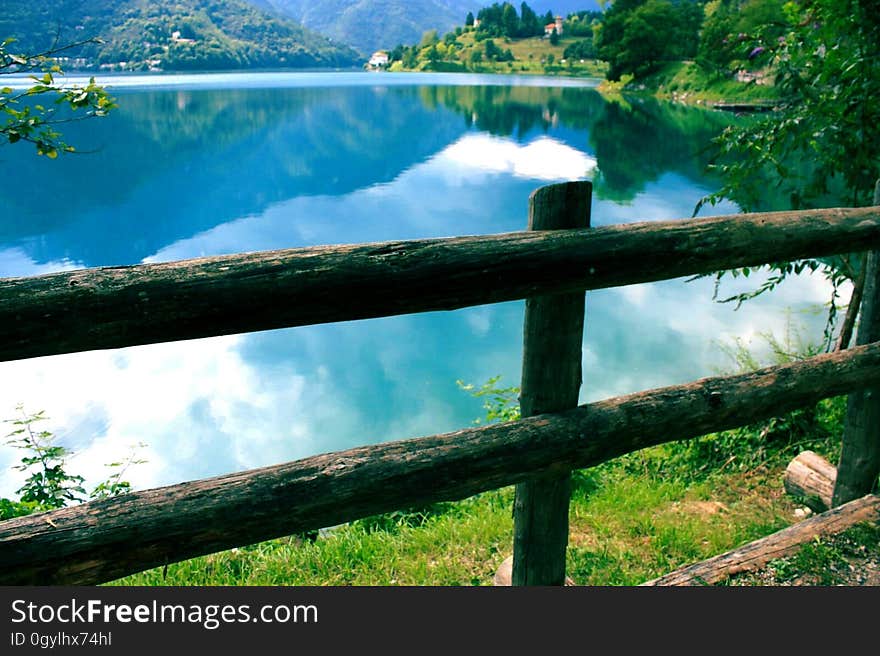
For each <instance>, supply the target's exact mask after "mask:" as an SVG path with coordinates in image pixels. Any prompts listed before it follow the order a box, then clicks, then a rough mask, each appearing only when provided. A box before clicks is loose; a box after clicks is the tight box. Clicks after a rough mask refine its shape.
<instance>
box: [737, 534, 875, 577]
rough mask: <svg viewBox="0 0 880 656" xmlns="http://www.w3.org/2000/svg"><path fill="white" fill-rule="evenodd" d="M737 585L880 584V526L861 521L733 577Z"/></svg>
mask: <svg viewBox="0 0 880 656" xmlns="http://www.w3.org/2000/svg"><path fill="white" fill-rule="evenodd" d="M721 585H736V586H880V525H877V524H860V525H858V526H855V527H853V528H851V529H849V530H847V531H844V532H843V533H839V534H837V535H833V536H826V537H823V538H821V539H819V540H815V541H814V542H811V543H809V544H807V545H804V547H802V548H801V550H800V551H799V552H798V553H797V554H794V555H792V556H788V557H785V558H780V559H778V560H774V561H771V562H770V563H768V564H767V565H766V566H765V567H764V568H762V569H760V570H757V571H754V572H747V573H743V574H737V575H735V576H732V577H730V578H729V579H728V580H727V581H726V582H724V583H722V584H721Z"/></svg>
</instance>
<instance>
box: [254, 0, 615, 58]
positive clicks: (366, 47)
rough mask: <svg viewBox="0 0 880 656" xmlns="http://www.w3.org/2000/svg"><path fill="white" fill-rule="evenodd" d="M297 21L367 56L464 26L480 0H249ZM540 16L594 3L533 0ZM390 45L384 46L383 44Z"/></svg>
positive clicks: (481, 3) (594, 6)
mask: <svg viewBox="0 0 880 656" xmlns="http://www.w3.org/2000/svg"><path fill="white" fill-rule="evenodd" d="M250 1H251V2H252V3H253V4H255V5H257V6H260V7H264V8H270V9H274V10H276V11H278V12H280V13H282V14H284V15H286V16H290V17H291V18H293V19H295V20H297V21H299V22H301V23H302V24H303V25H305V26H306V27H308V28H309V29H312V30H315V31H317V32H321V33H322V34H327V35H328V36H330V37H332V38H333V39H336V40H338V41H341V42H343V43H348V44H351V45H352V46H354V47H355V48H357V49H358V50H360V51H361V53H362V54H364V55H369V54H370V53H371V52H373V51H374V50H377V49H379V48H383V47H384V48H387V47H393V46H395V45H398V44H402V43H417V42H418V41H419V39H420V38H421V37H422V34H424V33H425V32H426V31H428V30H437V31H438V32H439V33H440V34H443V33H445V32H448V31H450V30H452V29H454V28H455V26H456V25H462V24H464V19H465V16H467V14H468V12H473V13H474V15H476V13H477V11H479V9H480V8H481V7H483V6H484V5H485V4H486V2H484V1H481V0H319V1H316V0H250ZM531 4H532V6H533V8H534V9H535V11H537V12H538V13H540V14H541V15H543V14H545V13H546V12H548V11H551V12H552V13H554V14H561V15H562V16H567V15H568V14H570V13H574V12H576V11H579V10H584V9H591V10H596V9H599V4H598V2H597V0H537V1H536V2H532V3H531ZM389 44H390V46H389Z"/></svg>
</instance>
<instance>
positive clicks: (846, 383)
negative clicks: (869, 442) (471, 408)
mask: <svg viewBox="0 0 880 656" xmlns="http://www.w3.org/2000/svg"><path fill="white" fill-rule="evenodd" d="M877 385H880V343H873V344H869V345H865V346H858V347H856V348H853V349H850V350H848V351H842V352H836V353H833V354H827V355H820V356H816V357H814V358H810V359H808V360H802V361H799V362H795V363H792V364H788V365H783V366H778V367H769V368H766V369H761V370H759V371H756V372H751V373H745V374H738V375H734V376H725V377H715V378H706V379H703V380H699V381H696V382H693V383H688V384H685V385H677V386H672V387H665V388H661V389H656V390H651V391H646V392H639V393H637V394H631V395H628V396H621V397H616V398H613V399H609V400H605V401H599V402H596V403H590V404H587V405H582V406H579V407H577V408H575V409H573V410H569V411H566V412H562V413H557V414H544V415H537V416H534V417H529V418H526V419H522V420H519V421H516V422H511V423H507V424H495V425H490V426H484V427H481V428H470V429H466V430H461V431H457V432H453V433H447V434H444V435H434V436H430V437H422V438H415V439H410V440H401V441H397V442H388V443H384V444H378V445H375V446H366V447H360V448H355V449H349V450H346V451H340V452H335V453H327V454H323V455H319V456H314V457H310V458H306V459H303V460H298V461H295V462H291V463H285V464H281V465H276V466H273V467H266V468H262V469H256V470H251V471H245V472H240V473H234V474H228V475H225V476H220V477H217V478H211V479H206V480H200V481H192V482H188V483H183V484H180V485H173V486H169V487H163V488H157V489H152V490H144V491H140V492H135V493H131V494H127V495H124V496H121V497H116V498H112V499H107V500H101V501H93V502H90V503H86V504H82V505H79V506H74V507H70V508H64V509H60V510H55V511H51V512H47V513H41V514H38V515H30V516H27V517H19V518H16V519H12V520H8V521H6V522H2V523H0V583H2V584H5V585H34V584H36V585H52V584H54V585H58V584H66V585H72V584H80V585H92V584H97V583H102V582H107V581H111V580H114V579H117V578H120V577H123V576H125V575H128V574H132V573H135V572H139V571H143V570H145V569H149V568H152V567H157V566H162V565H166V564H168V563H172V562H177V561H180V560H184V559H186V558H190V557H193V556H198V555H202V554H207V553H213V552H216V551H220V550H223V549H228V548H232V547H236V546H242V545H245V544H251V543H254V542H258V541H261V540H266V539H271V538H275V537H280V536H285V535H290V534H292V533H296V532H300V531H306V530H312V529H317V528H322V527H326V526H333V525H335V524H339V523H342V522H347V521H351V520H354V519H358V518H362V517H366V516H369V515H373V514H376V513H381V512H389V511H393V510H396V509H399V508H403V507H409V506H414V505H419V504H427V503H432V502H437V501H449V500H456V499H462V498H465V497H468V496H470V495H473V494H476V493H478V492H483V491H486V490H491V489H495V488H499V487H503V486H506V485H510V484H514V483H520V482H523V481H526V480H529V479H530V478H531V477H534V476H536V475H546V474H553V473H563V472H565V471H568V470H571V469H579V468H585V467H591V466H595V465H598V464H600V463H602V462H605V461H607V460H610V459H612V458H615V457H618V456H621V455H624V454H626V453H631V452H633V451H637V450H639V449H642V448H645V447H649V446H653V445H656V444H662V443H665V442H670V441H674V440H680V439H688V438H693V437H698V436H700V435H705V434H707V433H710V432H713V431H719V430H725V429H729V428H734V427H737V426H742V425H745V424H748V423H751V422H753V421H757V420H760V419H765V418H769V417H773V416H776V415H779V414H780V413H783V412H787V411H790V410H794V409H796V408H799V407H803V406H805V405H808V404H810V403H815V402H817V401H819V400H821V399H823V398H827V397H832V396H837V395H841V394H846V393H849V392H852V391H854V390H857V389H863V388H865V387H868V386H877Z"/></svg>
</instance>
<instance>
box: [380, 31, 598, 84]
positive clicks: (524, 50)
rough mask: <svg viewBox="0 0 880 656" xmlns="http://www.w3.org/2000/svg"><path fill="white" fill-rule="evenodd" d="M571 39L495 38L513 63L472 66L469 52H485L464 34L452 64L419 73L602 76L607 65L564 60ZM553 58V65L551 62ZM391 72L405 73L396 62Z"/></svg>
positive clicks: (481, 44)
mask: <svg viewBox="0 0 880 656" xmlns="http://www.w3.org/2000/svg"><path fill="white" fill-rule="evenodd" d="M577 40H578V39H574V38H565V37H564V38H561V39H559V43H558V44H557V45H555V46H554V45H552V44H551V43H550V40H549V39H543V38H538V37H534V38H528V39H505V38H495V39H493V41H494V42H495V45H497V46H498V47H499V48H500V49H501V50H508V49H509V50H510V51H511V53H512V54H513V56H514V61H512V62H494V61H487V60H485V59H484V60H483V61H481V62H479V63H477V64H473V63H471V53H472V52H473V51H474V50H475V49H476V50H484V49H485V42H483V41H475V39H474V34H473V32H464V33H463V34H461V35H460V36H459V37H458V42H459V44H460V45H461V50H459V51H458V52H457V53H456V59H455V61H441V62H436V63H434V64H433V65H431V66H430V68H427V62H423V63H422V68H421V69H420V70H436V71H441V72H461V71H470V72H476V73H498V74H511V75H562V76H570V77H597V78H602V77H604V76H605V71H606V70H607V68H608V67H607V65H606V64H605V63H604V62H600V61H597V60H593V59H590V60H583V61H581V60H565V58H564V57H563V52H565V48H566V47H567V46H568V45H569V44H571V43H573V42H574V41H577ZM550 55H552V63H551V61H550V57H549V56H550ZM391 70H392V71H403V70H405V69H404V68H403V67H402V66H401V65H400V64H399V63H397V64H395V66H393V67H392V68H391Z"/></svg>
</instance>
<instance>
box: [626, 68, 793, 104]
mask: <svg viewBox="0 0 880 656" xmlns="http://www.w3.org/2000/svg"><path fill="white" fill-rule="evenodd" d="M628 88H629V89H630V90H647V91H650V92H651V93H653V95H656V96H658V97H660V98H666V99H670V100H678V101H681V102H687V103H692V104H707V103H714V102H737V103H754V104H769V103H772V102H773V101H774V100H776V98H777V91H776V88H775V87H774V86H772V85H762V84H755V83H743V82H737V81H735V80H733V79H730V78H727V77H723V76H720V75H712V74H710V73H708V72H706V71H705V70H704V69H702V68H701V67H699V66H697V65H696V64H695V63H693V62H673V63H669V64H667V65H666V66H664V67H663V68H662V69H661V70H659V71H658V72H657V73H654V74H653V75H650V76H648V77H647V78H645V79H643V80H639V81H637V82H631V83H630V84H629V87H628Z"/></svg>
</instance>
